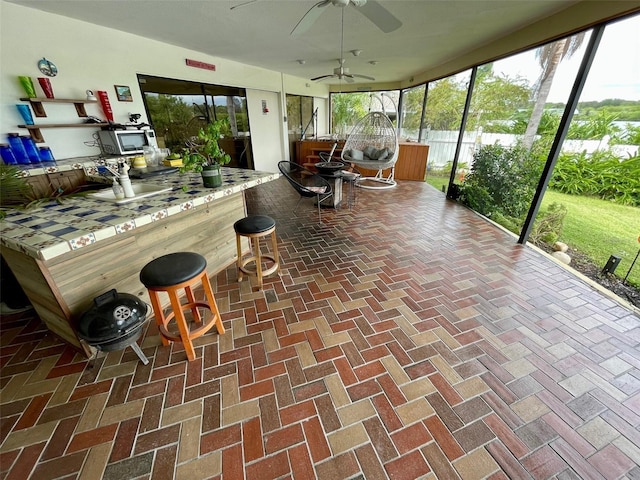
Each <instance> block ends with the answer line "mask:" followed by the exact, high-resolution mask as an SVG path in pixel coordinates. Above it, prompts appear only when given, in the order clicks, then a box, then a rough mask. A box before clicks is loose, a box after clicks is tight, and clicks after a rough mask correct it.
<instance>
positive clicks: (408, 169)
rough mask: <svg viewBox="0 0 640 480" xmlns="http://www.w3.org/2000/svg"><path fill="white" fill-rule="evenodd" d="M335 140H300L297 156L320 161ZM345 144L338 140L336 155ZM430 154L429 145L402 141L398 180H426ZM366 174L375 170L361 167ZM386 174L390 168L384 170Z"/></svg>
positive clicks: (302, 160) (305, 160)
mask: <svg viewBox="0 0 640 480" xmlns="http://www.w3.org/2000/svg"><path fill="white" fill-rule="evenodd" d="M334 143H335V142H334V141H333V140H300V141H298V142H297V143H296V158H298V162H299V163H300V164H302V165H304V164H311V165H312V164H314V163H317V162H319V161H320V157H319V155H318V154H319V153H320V152H327V153H329V152H331V149H332V148H333V144H334ZM343 146H344V140H342V141H339V142H338V146H337V148H336V153H334V157H339V156H340V153H339V152H341V151H342V147H343ZM428 156H429V146H428V145H424V144H422V143H415V142H401V143H400V152H399V154H398V161H397V162H396V166H395V167H396V168H395V179H396V180H415V181H419V182H424V180H425V178H426V174H427V159H428ZM358 170H360V172H361V173H362V174H363V175H364V176H369V177H370V176H374V175H375V174H376V173H377V172H376V171H375V170H367V169H362V168H359V169H358ZM384 173H385V175H388V174H389V170H385V171H384Z"/></svg>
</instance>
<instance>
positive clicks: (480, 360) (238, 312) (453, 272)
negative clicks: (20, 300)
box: [0, 179, 640, 480]
mask: <svg viewBox="0 0 640 480" xmlns="http://www.w3.org/2000/svg"><path fill="white" fill-rule="evenodd" d="M247 196H248V206H249V211H250V212H252V213H264V214H269V215H271V216H273V217H274V218H275V219H276V221H277V223H278V227H277V232H278V237H279V241H280V255H281V258H282V272H281V275H280V276H279V277H272V278H268V279H266V281H265V290H264V292H252V290H251V288H250V286H249V282H248V281H246V280H245V281H243V282H242V283H240V284H238V283H237V281H236V278H237V276H236V270H235V267H230V268H228V269H226V270H225V271H223V272H221V273H220V274H218V275H216V276H215V277H214V279H213V280H214V290H215V291H216V298H217V299H218V305H219V307H220V309H221V311H222V312H223V317H224V318H223V320H224V324H225V327H226V330H227V333H226V334H225V335H223V336H219V335H217V334H216V333H215V331H213V332H211V333H209V334H207V335H205V336H204V337H203V338H201V339H199V341H198V343H197V345H198V347H197V349H196V354H197V357H198V358H197V360H196V361H194V362H191V363H188V362H186V355H185V353H184V350H183V349H182V348H181V347H180V346H177V345H174V346H173V347H162V346H160V342H159V339H158V336H157V331H156V329H155V326H153V325H151V326H149V328H148V329H147V332H146V335H145V338H144V341H143V343H142V347H143V350H144V352H145V354H146V355H147V356H148V357H149V358H150V360H151V362H150V364H149V365H148V366H144V365H142V364H141V363H140V362H139V361H138V358H137V357H136V356H135V354H134V353H133V352H132V351H131V349H127V350H126V351H124V352H111V353H109V354H108V355H104V356H101V357H100V358H98V359H97V360H96V361H94V362H88V361H87V360H86V359H85V358H83V357H82V356H80V355H79V354H76V353H75V352H74V350H73V349H71V348H69V347H66V346H65V345H64V344H62V343H61V342H60V341H58V340H57V339H55V338H53V337H51V336H50V335H49V334H48V333H47V332H46V331H45V330H44V329H43V328H42V326H41V324H40V322H39V321H38V320H37V319H36V320H34V319H31V320H29V319H25V318H24V317H23V318H10V317H5V318H3V323H2V335H1V346H2V348H1V350H0V354H1V356H0V360H1V362H2V363H1V365H2V370H1V373H0V377H1V382H2V383H1V385H2V392H1V397H0V409H1V410H0V412H1V417H2V422H1V427H2V428H1V435H0V442H1V443H0V465H1V467H0V470H1V472H2V473H1V476H0V478H2V479H23V478H34V479H38V480H41V479H47V478H60V479H63V478H64V479H71V478H86V479H97V478H104V479H107V480H111V479H113V480H121V479H132V478H141V479H142V478H145V479H146V478H153V479H163V478H167V479H172V478H189V479H196V478H222V479H225V480H228V479H240V478H247V479H271V478H283V479H284V478H288V479H292V478H293V479H299V480H303V479H311V478H319V479H331V480H335V479H342V478H344V479H362V478H366V479H368V480H369V479H372V480H373V479H385V478H393V479H416V478H439V479H455V478H463V479H475V478H492V479H501V478H502V479H504V478H536V479H539V478H558V479H575V478H607V479H610V478H611V479H613V478H640V467H638V464H639V463H640V432H639V431H638V426H639V425H640V349H639V347H638V344H639V341H640V328H639V326H640V317H639V316H638V315H637V314H635V313H633V312H632V311H630V310H629V309H627V308H625V307H623V306H621V305H620V304H618V303H617V302H615V301H613V300H612V299H610V298H608V297H607V296H605V295H603V294H602V293H600V292H598V291H597V290H595V289H594V288H592V287H591V286H590V285H588V284H587V283H585V282H584V281H582V280H580V279H578V278H577V277H575V276H574V275H572V274H571V273H570V272H567V271H565V270H564V269H563V268H561V267H560V266H558V265H557V264H555V263H554V262H553V261H551V260H549V259H548V258H546V257H545V256H543V255H542V254H540V253H538V252H536V251H534V250H532V249H530V248H528V247H523V246H520V245H517V244H516V242H515V240H514V238H513V237H511V236H509V235H507V234H506V233H504V232H503V231H502V230H500V229H498V228H496V227H494V226H493V225H491V224H489V223H487V222H486V221H485V220H483V219H482V218H481V217H479V216H477V215H475V214H473V213H472V212H470V211H469V210H467V209H465V208H463V207H461V206H459V205H456V204H455V203H452V202H449V201H446V200H445V198H444V195H443V194H442V193H441V192H439V191H437V190H435V189H433V188H432V187H430V186H429V185H427V184H422V183H416V182H400V183H399V186H398V187H397V188H396V189H394V190H388V191H384V192H370V191H359V192H358V198H357V202H356V205H355V206H354V207H353V208H352V209H351V210H349V209H347V208H342V209H339V210H337V211H333V210H325V211H323V224H322V225H320V224H319V223H318V219H317V211H316V210H315V209H314V207H313V205H311V201H309V200H307V201H305V202H303V203H301V205H300V206H299V208H298V211H297V212H296V213H294V212H293V211H292V209H293V206H294V205H295V203H296V201H297V195H296V194H295V192H294V191H293V189H291V188H290V187H289V186H288V184H286V182H285V181H284V180H283V179H279V180H277V181H274V182H271V183H269V184H266V185H262V186H260V187H257V188H254V189H251V190H249V191H247Z"/></svg>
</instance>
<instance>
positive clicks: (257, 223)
mask: <svg viewBox="0 0 640 480" xmlns="http://www.w3.org/2000/svg"><path fill="white" fill-rule="evenodd" d="M275 226H276V221H275V220H274V219H273V218H271V217H270V216H268V215H249V216H248V217H244V218H243V219H242V220H238V221H237V222H236V223H234V224H233V229H234V230H235V231H236V233H239V234H241V235H247V234H251V233H260V232H266V231H267V230H270V229H272V228H274V227H275Z"/></svg>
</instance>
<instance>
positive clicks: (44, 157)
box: [38, 147, 56, 163]
mask: <svg viewBox="0 0 640 480" xmlns="http://www.w3.org/2000/svg"><path fill="white" fill-rule="evenodd" d="M38 150H40V152H39V153H40V160H41V161H43V162H46V163H55V161H56V159H55V158H53V153H52V152H51V148H49V147H39V148H38Z"/></svg>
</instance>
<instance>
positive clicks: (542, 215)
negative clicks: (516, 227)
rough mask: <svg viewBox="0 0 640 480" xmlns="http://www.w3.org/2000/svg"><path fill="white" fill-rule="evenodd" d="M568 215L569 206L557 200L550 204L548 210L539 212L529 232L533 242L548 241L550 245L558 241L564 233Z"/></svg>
mask: <svg viewBox="0 0 640 480" xmlns="http://www.w3.org/2000/svg"><path fill="white" fill-rule="evenodd" d="M566 216H567V207H565V206H564V205H563V204H561V203H555V202H554V203H552V204H551V205H549V208H548V209H547V210H545V211H542V212H538V215H537V216H536V220H535V222H534V224H533V228H532V229H531V233H530V234H529V240H531V242H533V243H547V244H549V245H551V244H553V243H555V242H557V241H558V238H560V235H561V234H562V228H563V226H564V219H565V217H566Z"/></svg>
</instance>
